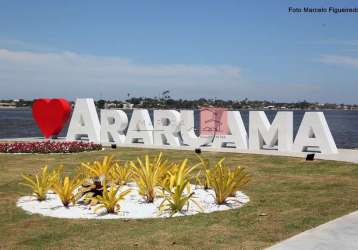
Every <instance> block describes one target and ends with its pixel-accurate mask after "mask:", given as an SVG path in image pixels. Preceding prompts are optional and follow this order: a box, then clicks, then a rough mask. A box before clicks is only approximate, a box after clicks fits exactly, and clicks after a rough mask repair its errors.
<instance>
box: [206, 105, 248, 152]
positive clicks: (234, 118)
mask: <svg viewBox="0 0 358 250" xmlns="http://www.w3.org/2000/svg"><path fill="white" fill-rule="evenodd" d="M227 112H228V113H227V119H228V120H227V123H228V126H229V130H230V135H224V136H220V135H219V136H215V138H214V141H213V147H215V148H221V147H223V146H224V145H227V144H228V143H233V144H235V147H236V148H239V149H247V148H248V142H247V132H246V129H245V126H244V122H243V121H242V118H241V114H240V112H239V111H227Z"/></svg>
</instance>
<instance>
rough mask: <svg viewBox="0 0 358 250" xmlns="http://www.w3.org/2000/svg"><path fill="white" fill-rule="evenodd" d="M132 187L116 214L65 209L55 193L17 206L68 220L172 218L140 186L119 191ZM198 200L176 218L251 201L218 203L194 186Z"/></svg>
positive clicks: (239, 194)
mask: <svg viewBox="0 0 358 250" xmlns="http://www.w3.org/2000/svg"><path fill="white" fill-rule="evenodd" d="M128 188H130V189H131V192H130V193H129V194H128V195H127V196H126V197H125V199H124V200H122V201H120V202H119V204H120V209H119V211H118V212H117V213H116V214H108V213H106V209H99V210H97V211H96V213H95V211H94V210H95V208H96V207H95V206H92V207H90V206H88V205H83V204H75V205H74V206H73V205H72V204H71V205H70V206H69V207H68V208H65V207H64V206H63V205H62V203H61V200H60V199H59V198H58V197H57V195H56V194H54V193H52V192H49V193H48V194H47V199H46V200H45V201H41V202H40V201H37V200H36V197H35V196H23V197H20V199H19V200H18V201H17V204H16V205H17V206H18V207H21V208H22V209H24V210H25V211H27V212H28V213H29V214H41V215H44V216H51V217H56V218H68V219H145V218H161V217H169V216H170V213H169V212H159V205H160V203H161V202H162V201H163V198H161V197H157V198H156V199H155V200H154V202H153V203H146V202H145V201H144V200H143V198H142V197H141V196H140V195H139V194H138V187H137V186H136V184H135V183H129V184H128V185H124V186H122V187H121V190H120V191H124V190H126V189H128ZM191 188H192V191H194V192H195V195H194V196H193V197H194V199H195V201H196V202H197V203H198V204H199V205H200V207H201V209H200V208H198V207H197V206H196V205H195V204H194V203H193V202H190V203H189V209H187V206H185V208H184V209H183V211H182V212H181V213H177V214H175V215H174V216H185V215H194V214H197V213H200V212H202V213H211V212H214V211H222V210H228V209H237V208H240V207H241V206H243V205H244V204H245V203H247V202H249V201H250V199H249V197H248V196H247V195H245V194H244V193H242V192H237V193H236V195H235V197H229V198H228V199H227V203H226V204H224V205H217V204H215V198H214V197H215V196H214V195H215V194H214V191H212V190H203V189H202V188H199V187H198V186H195V185H191Z"/></svg>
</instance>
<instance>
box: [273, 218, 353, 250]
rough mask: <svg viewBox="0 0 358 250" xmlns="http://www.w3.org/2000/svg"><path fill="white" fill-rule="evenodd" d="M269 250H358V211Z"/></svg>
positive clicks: (298, 235)
mask: <svg viewBox="0 0 358 250" xmlns="http://www.w3.org/2000/svg"><path fill="white" fill-rule="evenodd" d="M268 249H269V250H303V249H304V250H311V249H312V250H313V249H315V250H318V249H324V250H348V249H349V250H350V249H352V250H353V249H355V250H356V249H358V211H357V212H353V213H351V214H348V215H345V216H343V217H340V218H338V219H335V220H332V221H330V222H328V223H326V224H322V225H320V226H318V227H316V228H313V229H310V230H307V231H305V232H303V233H300V234H297V235H295V236H293V237H292V238H289V239H287V240H284V241H282V242H280V243H278V244H276V245H274V246H272V247H270V248H268Z"/></svg>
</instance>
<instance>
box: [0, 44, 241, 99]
mask: <svg viewBox="0 0 358 250" xmlns="http://www.w3.org/2000/svg"><path fill="white" fill-rule="evenodd" d="M239 78H240V68H239V67H237V66H231V65H190V64H172V65H169V64H168V65H156V64H138V63H135V62H132V61H130V60H128V59H124V58H119V57H101V56H93V55H81V54H77V53H73V52H60V53H44V52H30V51H15V50H8V49H0V86H2V88H1V89H2V91H1V93H0V95H1V97H6V95H8V96H9V95H10V96H13V97H15V96H20V97H22V96H23V97H26V98H28V97H38V96H66V97H68V98H74V97H77V96H83V95H85V96H86V95H87V96H93V97H98V95H99V93H102V94H103V95H104V97H107V98H122V97H123V96H124V93H127V92H132V93H133V94H135V95H137V96H140V95H143V96H152V95H156V94H158V93H159V92H160V91H161V90H163V89H172V90H173V91H172V92H174V93H178V95H180V96H182V95H183V94H184V96H185V93H186V94H187V96H189V97H190V96H200V94H201V96H205V95H211V96H212V95H213V94H214V95H215V94H217V95H218V96H220V92H221V91H220V90H221V89H223V88H225V90H226V89H232V88H234V87H235V86H236V85H237V84H238V81H239ZM29 85H31V88H29Z"/></svg>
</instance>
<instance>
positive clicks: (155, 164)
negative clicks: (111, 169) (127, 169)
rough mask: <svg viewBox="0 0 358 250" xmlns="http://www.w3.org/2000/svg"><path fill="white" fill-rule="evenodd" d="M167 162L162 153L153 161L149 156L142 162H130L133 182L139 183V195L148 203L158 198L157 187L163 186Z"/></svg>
mask: <svg viewBox="0 0 358 250" xmlns="http://www.w3.org/2000/svg"><path fill="white" fill-rule="evenodd" d="M168 164H169V162H168V161H167V160H163V159H162V153H160V154H159V155H158V156H155V157H154V159H153V160H151V159H150V157H149V156H148V155H145V156H144V159H143V160H141V159H140V158H137V161H135V162H134V161H130V166H131V168H132V174H133V180H134V181H135V182H136V183H137V186H138V188H139V194H140V195H142V196H143V197H144V198H145V200H146V201H147V202H153V201H154V198H155V196H156V187H157V186H159V185H160V184H161V182H162V181H163V179H164V177H165V175H166V173H167V171H168Z"/></svg>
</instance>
